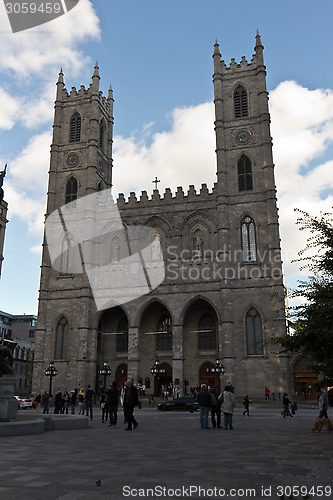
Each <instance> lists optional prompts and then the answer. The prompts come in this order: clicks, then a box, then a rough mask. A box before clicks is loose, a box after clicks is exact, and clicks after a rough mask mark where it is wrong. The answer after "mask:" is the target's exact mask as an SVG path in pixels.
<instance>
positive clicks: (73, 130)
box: [69, 112, 81, 142]
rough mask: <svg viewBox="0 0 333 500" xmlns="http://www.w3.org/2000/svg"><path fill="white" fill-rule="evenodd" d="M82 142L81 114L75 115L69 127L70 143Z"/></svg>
mask: <svg viewBox="0 0 333 500" xmlns="http://www.w3.org/2000/svg"><path fill="white" fill-rule="evenodd" d="M80 141H81V116H80V115H79V113H77V112H76V113H74V115H73V116H72V118H71V121H70V125H69V142H80Z"/></svg>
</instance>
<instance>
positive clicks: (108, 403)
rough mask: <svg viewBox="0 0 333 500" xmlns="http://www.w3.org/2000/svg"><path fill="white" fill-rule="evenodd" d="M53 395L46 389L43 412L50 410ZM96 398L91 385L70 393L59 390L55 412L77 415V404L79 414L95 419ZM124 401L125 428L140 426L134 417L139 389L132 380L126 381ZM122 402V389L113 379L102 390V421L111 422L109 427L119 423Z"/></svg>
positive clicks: (43, 396) (55, 398) (42, 400)
mask: <svg viewBox="0 0 333 500" xmlns="http://www.w3.org/2000/svg"><path fill="white" fill-rule="evenodd" d="M51 397H52V396H51V395H50V394H49V393H48V392H47V391H44V393H43V395H42V396H41V404H42V409H43V413H49V411H50V398H51ZM95 399H96V394H95V391H94V390H93V389H92V388H91V386H90V385H88V386H87V389H86V390H84V388H83V387H81V388H80V390H79V389H78V388H76V389H73V390H72V391H71V393H70V394H69V393H68V392H67V391H64V392H63V393H62V392H61V391H58V392H57V393H56V394H55V396H54V413H55V414H67V415H68V413H69V410H70V413H71V414H72V415H75V411H76V406H77V404H78V407H79V415H86V416H87V417H89V418H90V420H92V419H93V406H94V401H95ZM122 400H123V401H122V403H123V409H124V421H125V422H126V423H127V427H126V429H125V430H128V431H131V430H132V429H133V428H134V429H136V428H137V427H138V422H137V421H136V419H135V417H134V408H135V406H138V405H139V396H138V390H137V388H136V387H135V386H134V385H133V382H132V380H127V381H126V382H125V387H124V391H123V395H122ZM120 403H121V391H120V389H119V387H117V382H116V381H113V382H112V385H111V386H110V387H109V389H106V390H104V388H102V389H101V391H100V406H101V409H102V422H107V421H108V422H109V424H108V425H109V427H111V426H113V425H117V421H118V407H119V404H120Z"/></svg>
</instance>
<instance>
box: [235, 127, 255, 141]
mask: <svg viewBox="0 0 333 500" xmlns="http://www.w3.org/2000/svg"><path fill="white" fill-rule="evenodd" d="M251 139H252V134H251V132H250V131H249V130H245V129H243V130H239V131H238V132H237V134H236V135H235V141H236V142H237V144H247V143H248V142H250V140H251Z"/></svg>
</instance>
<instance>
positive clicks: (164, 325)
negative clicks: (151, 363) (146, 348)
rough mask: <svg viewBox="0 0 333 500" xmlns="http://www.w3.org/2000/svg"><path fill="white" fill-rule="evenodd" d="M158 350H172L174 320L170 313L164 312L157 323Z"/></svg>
mask: <svg viewBox="0 0 333 500" xmlns="http://www.w3.org/2000/svg"><path fill="white" fill-rule="evenodd" d="M156 350H157V351H172V320H171V317H170V315H169V314H163V316H161V318H160V320H159V322H158V324H157V335H156Z"/></svg>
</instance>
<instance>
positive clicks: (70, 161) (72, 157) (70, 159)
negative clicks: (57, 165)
mask: <svg viewBox="0 0 333 500" xmlns="http://www.w3.org/2000/svg"><path fill="white" fill-rule="evenodd" d="M65 165H66V167H69V168H75V167H77V166H79V165H80V157H79V155H78V154H77V153H69V155H67V156H66V160H65Z"/></svg>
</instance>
